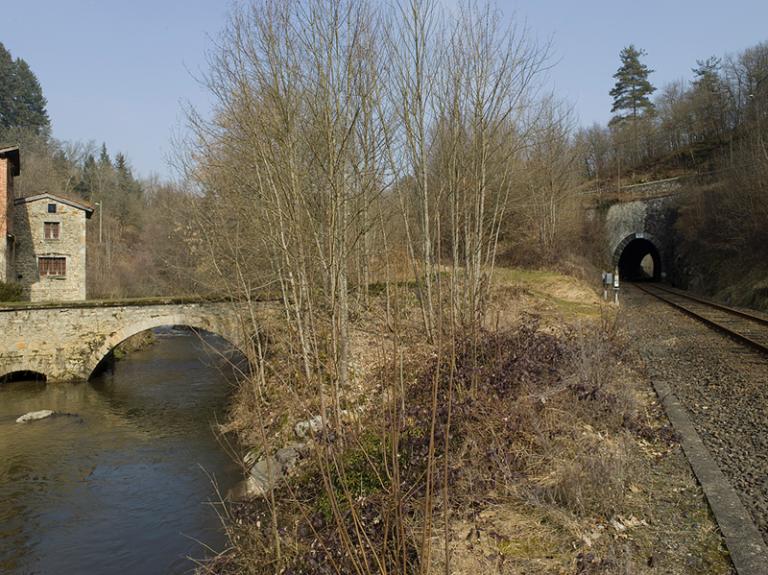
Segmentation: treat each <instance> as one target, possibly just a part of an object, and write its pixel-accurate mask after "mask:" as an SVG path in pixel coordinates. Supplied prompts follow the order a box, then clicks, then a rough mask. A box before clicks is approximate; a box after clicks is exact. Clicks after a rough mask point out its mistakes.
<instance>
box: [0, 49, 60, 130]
mask: <svg viewBox="0 0 768 575" xmlns="http://www.w3.org/2000/svg"><path fill="white" fill-rule="evenodd" d="M46 104H47V102H46V99H45V97H44V96H43V90H42V88H41V87H40V82H38V80H37V77H36V76H35V74H34V72H32V70H31V69H30V67H29V65H28V64H27V63H26V62H25V61H24V60H22V59H21V58H17V59H16V60H14V59H13V57H12V56H11V54H10V52H8V50H6V49H5V46H3V44H2V43H0V128H6V129H7V128H21V129H27V130H30V131H32V132H33V133H35V134H46V133H47V132H48V130H49V128H50V120H49V119H48V112H47V111H46V109H45V106H46Z"/></svg>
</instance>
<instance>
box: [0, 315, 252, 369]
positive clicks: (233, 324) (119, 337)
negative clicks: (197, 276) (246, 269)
mask: <svg viewBox="0 0 768 575" xmlns="http://www.w3.org/2000/svg"><path fill="white" fill-rule="evenodd" d="M237 312H238V309H237V308H236V305H235V304H233V303H231V302H216V303H174V304H150V305H130V304H114V305H108V304H98V305H97V304H91V305H87V304H83V305H79V306H73V307H47V306H34V305H30V306H24V307H22V308H5V309H0V378H2V377H5V376H7V375H10V374H13V373H17V372H31V373H36V374H40V375H44V376H45V377H46V379H47V380H48V381H84V380H87V379H88V378H89V377H90V375H91V374H92V373H93V370H94V369H95V368H96V367H97V366H98V365H99V363H100V362H101V361H102V360H103V359H104V358H105V357H106V356H107V355H108V354H109V353H110V351H112V350H113V349H114V348H115V347H116V346H117V345H118V344H120V343H121V342H123V341H125V340H126V339H128V338H129V337H131V336H132V335H135V334H137V333H140V332H142V331H145V330H148V329H152V328H156V327H161V326H166V325H184V326H188V327H192V328H196V329H201V330H205V331H209V332H212V333H215V334H217V335H219V336H221V337H223V338H224V339H226V340H228V341H229V342H230V343H231V344H232V345H233V346H235V347H236V348H239V349H240V350H241V351H246V349H245V347H246V346H245V342H246V338H245V336H244V329H243V328H242V325H241V324H240V322H239V319H238V317H239V314H238V313H237Z"/></svg>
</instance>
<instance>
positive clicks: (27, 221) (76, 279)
mask: <svg viewBox="0 0 768 575" xmlns="http://www.w3.org/2000/svg"><path fill="white" fill-rule="evenodd" d="M49 204H52V205H54V206H56V207H55V210H56V211H55V213H50V212H49V209H48V206H49ZM46 222H58V223H59V238H58V239H46V238H45V231H44V224H45V223H46ZM14 227H15V235H16V245H15V258H14V274H15V280H16V281H17V282H18V283H19V284H20V285H21V286H22V288H23V289H24V295H25V297H26V298H27V299H29V300H30V301H77V300H83V299H85V297H86V293H85V285H86V284H85V246H86V241H85V229H86V212H85V210H83V209H81V208H77V207H74V206H72V205H69V204H66V203H62V202H61V201H57V199H56V198H54V197H42V198H40V199H36V200H31V201H30V200H25V199H21V200H16V202H15V205H14ZM46 256H47V257H64V258H66V273H65V275H63V276H50V275H49V276H41V274H40V271H39V262H38V260H39V258H41V257H46Z"/></svg>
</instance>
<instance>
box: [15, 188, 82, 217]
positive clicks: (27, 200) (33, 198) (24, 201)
mask: <svg viewBox="0 0 768 575" xmlns="http://www.w3.org/2000/svg"><path fill="white" fill-rule="evenodd" d="M38 200H55V201H57V202H60V203H62V204H65V205H67V206H72V207H73V208H77V209H79V210H83V211H84V212H85V217H86V218H90V217H91V215H93V206H92V205H91V204H89V203H87V202H84V201H82V200H73V199H71V198H67V197H64V196H59V195H56V194H49V193H45V194H37V195H35V196H26V197H24V198H16V199H15V200H13V203H14V204H16V205H18V204H28V203H31V202H37V201H38Z"/></svg>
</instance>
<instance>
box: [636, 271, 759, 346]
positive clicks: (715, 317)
mask: <svg viewBox="0 0 768 575" xmlns="http://www.w3.org/2000/svg"><path fill="white" fill-rule="evenodd" d="M633 285H634V286H635V287H636V288H638V289H639V290H641V291H644V292H645V293H647V294H650V295H652V296H653V297H655V298H658V299H660V300H661V301H663V302H665V303H667V304H669V305H671V306H673V307H675V308H676V309H678V310H680V311H682V312H683V313H686V314H688V315H689V316H691V317H693V318H695V319H697V320H699V321H701V322H703V323H705V324H707V325H708V326H709V327H711V328H713V329H715V330H717V331H719V332H721V333H724V334H725V335H727V336H729V337H731V338H733V339H735V340H737V341H739V342H741V343H743V344H745V345H748V346H750V347H752V348H753V349H757V350H758V351H761V352H763V353H766V354H768V317H765V316H762V315H760V314H758V313H752V312H749V311H745V310H741V309H736V308H733V307H730V306H727V305H723V304H721V303H717V302H713V301H710V300H707V299H704V298H701V297H698V296H693V295H690V294H687V293H686V292H683V291H681V290H677V289H673V288H669V287H667V286H663V285H660V284H649V283H645V284H641V283H636V284H633Z"/></svg>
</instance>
